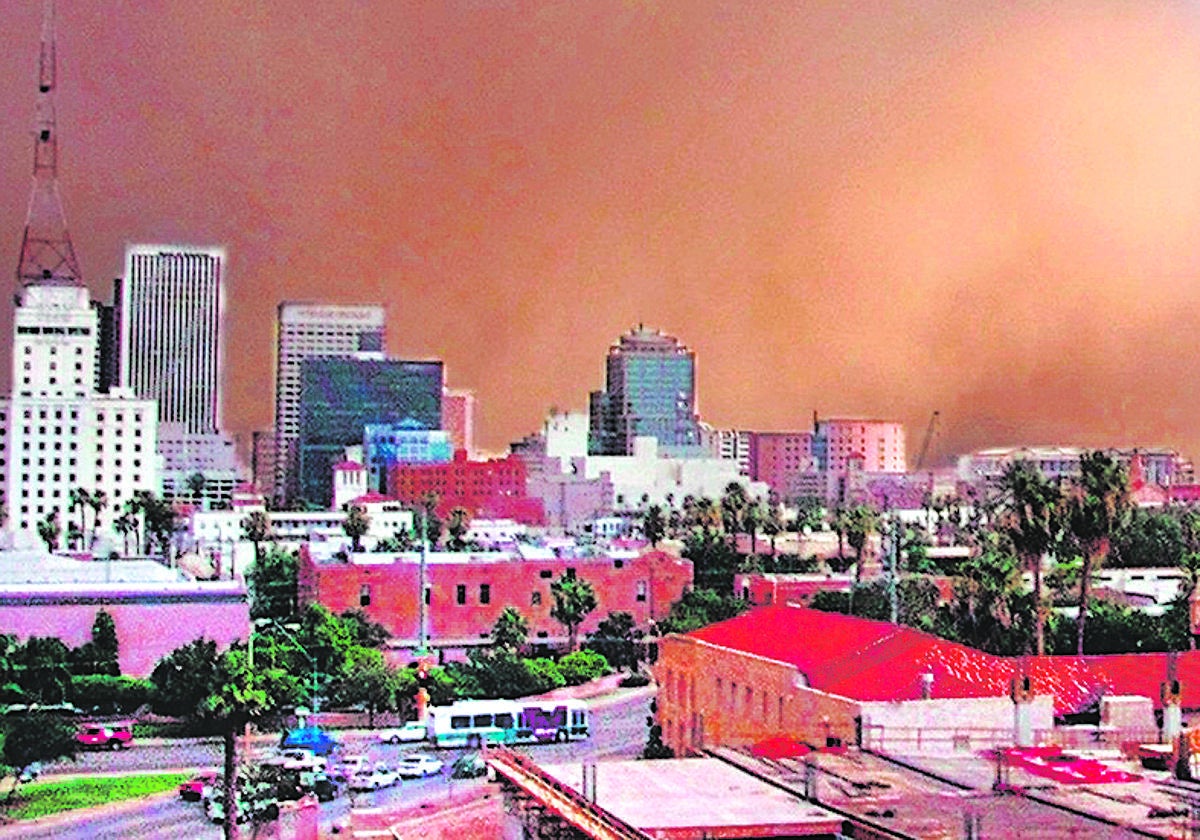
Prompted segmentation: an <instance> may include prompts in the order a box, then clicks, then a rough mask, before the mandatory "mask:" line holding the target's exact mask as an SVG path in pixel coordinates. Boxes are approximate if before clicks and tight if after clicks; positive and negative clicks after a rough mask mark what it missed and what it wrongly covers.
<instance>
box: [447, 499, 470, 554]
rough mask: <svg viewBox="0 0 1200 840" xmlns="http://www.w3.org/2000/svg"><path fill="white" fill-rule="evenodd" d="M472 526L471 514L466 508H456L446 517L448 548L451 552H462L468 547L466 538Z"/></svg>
mask: <svg viewBox="0 0 1200 840" xmlns="http://www.w3.org/2000/svg"><path fill="white" fill-rule="evenodd" d="M470 525H471V514H470V513H468V512H467V509H466V508H464V507H456V508H454V509H453V510H451V511H450V515H449V516H448V517H446V537H447V540H446V548H448V549H450V550H451V551H462V550H463V549H464V548H466V546H467V541H466V540H465V539H464V537H465V536H466V534H467V529H468V528H469V527H470Z"/></svg>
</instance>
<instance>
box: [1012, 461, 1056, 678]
mask: <svg viewBox="0 0 1200 840" xmlns="http://www.w3.org/2000/svg"><path fill="white" fill-rule="evenodd" d="M1001 487H1002V488H1003V497H1002V499H1001V502H1000V505H1001V514H1000V527H1001V529H1002V530H1003V531H1004V533H1005V534H1007V535H1008V538H1009V539H1010V540H1011V541H1012V544H1013V548H1014V549H1016V552H1017V556H1018V557H1020V558H1021V564H1022V565H1023V566H1025V567H1026V568H1028V569H1030V570H1031V571H1032V572H1033V604H1034V615H1035V619H1036V623H1035V630H1034V640H1035V645H1036V652H1037V655H1038V656H1042V655H1043V654H1045V652H1046V607H1045V604H1043V603H1042V558H1043V557H1044V556H1045V554H1046V552H1047V551H1049V550H1050V546H1051V545H1053V544H1054V539H1055V535H1056V534H1057V532H1058V528H1059V512H1060V510H1061V508H1062V501H1063V497H1062V491H1061V489H1060V488H1059V486H1058V485H1057V484H1055V483H1054V482H1053V481H1051V480H1050V479H1048V478H1046V477H1045V476H1044V475H1043V474H1042V471H1041V470H1040V469H1038V467H1037V466H1036V465H1032V464H1029V463H1027V462H1025V461H1014V462H1013V463H1012V464H1010V465H1009V467H1008V468H1007V469H1006V470H1005V471H1004V475H1003V477H1002V478H1001Z"/></svg>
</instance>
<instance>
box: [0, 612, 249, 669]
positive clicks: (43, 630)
mask: <svg viewBox="0 0 1200 840" xmlns="http://www.w3.org/2000/svg"><path fill="white" fill-rule="evenodd" d="M100 610H105V611H107V612H108V614H109V615H111V616H112V618H113V624H114V625H116V630H117V642H118V644H119V646H120V664H121V673H122V674H126V675H128V676H134V677H146V676H149V675H150V672H151V671H153V670H154V666H155V665H156V664H158V660H160V659H162V657H164V656H166V655H167V654H168V653H170V652H171V651H173V650H174V649H175V648H177V647H180V646H181V645H185V644H187V643H188V642H191V641H194V640H195V639H198V638H200V637H204V638H206V639H212V640H214V641H216V643H217V645H218V646H219V647H222V648H223V647H226V646H228V645H229V644H230V643H231V642H233V641H236V640H239V639H245V638H247V636H248V635H249V631H250V606H249V603H248V602H247V601H246V598H245V596H244V594H243V595H242V597H241V598H240V599H235V598H228V599H226V598H195V599H190V600H179V599H177V598H175V597H170V596H162V595H157V596H156V595H137V596H126V597H121V596H120V595H116V596H110V597H103V596H101V597H96V596H95V594H93V595H91V596H89V597H84V596H81V595H79V594H59V595H45V596H38V597H37V598H36V599H35V598H33V597H30V596H24V597H22V596H18V597H12V596H0V633H11V634H13V635H15V636H16V637H17V638H18V639H20V640H22V641H24V640H25V639H28V638H29V637H30V636H53V637H56V638H59V639H62V641H63V643H64V644H66V645H67V646H68V647H78V646H79V645H82V644H83V643H84V642H88V641H91V638H92V624H93V623H94V622H95V620H96V614H97V613H98V612H99V611H100Z"/></svg>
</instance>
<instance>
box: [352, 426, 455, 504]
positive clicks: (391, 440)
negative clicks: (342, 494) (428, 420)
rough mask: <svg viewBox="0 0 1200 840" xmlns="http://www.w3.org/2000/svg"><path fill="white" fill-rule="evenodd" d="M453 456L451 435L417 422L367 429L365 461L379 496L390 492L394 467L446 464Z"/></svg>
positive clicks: (364, 432) (364, 433)
mask: <svg viewBox="0 0 1200 840" xmlns="http://www.w3.org/2000/svg"><path fill="white" fill-rule="evenodd" d="M453 455H454V450H453V444H452V443H451V441H450V433H449V432H448V431H445V430H442V429H423V428H420V427H419V426H418V425H417V423H416V422H415V421H413V420H405V421H403V422H401V423H372V424H369V425H367V426H366V427H364V429H363V460H364V461H366V464H365V466H366V468H367V473H368V475H369V476H370V478H369V479H368V481H369V483H370V487H371V489H372V490H374V491H375V492H377V493H386V492H387V474H388V467H390V466H391V465H392V464H445V463H448V462H449V461H450V459H451V457H453Z"/></svg>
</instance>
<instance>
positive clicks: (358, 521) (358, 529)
mask: <svg viewBox="0 0 1200 840" xmlns="http://www.w3.org/2000/svg"><path fill="white" fill-rule="evenodd" d="M370 529H371V517H369V516H367V509H366V508H365V507H363V506H362V505H350V507H349V509H348V510H347V511H346V520H345V521H344V522H343V523H342V530H343V531H345V532H346V536H347V537H349V538H350V550H351V551H352V552H354V553H355V554H358V553H359V552H360V551H362V538H363V536H365V535H366V533H367V531H369V530H370Z"/></svg>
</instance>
